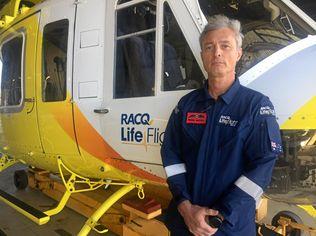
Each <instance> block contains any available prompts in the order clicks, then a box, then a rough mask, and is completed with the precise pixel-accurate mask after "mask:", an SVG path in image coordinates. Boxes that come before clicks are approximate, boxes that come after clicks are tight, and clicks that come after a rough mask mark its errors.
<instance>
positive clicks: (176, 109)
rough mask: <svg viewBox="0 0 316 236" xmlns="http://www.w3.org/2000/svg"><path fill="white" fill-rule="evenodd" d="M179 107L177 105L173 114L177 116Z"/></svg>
mask: <svg viewBox="0 0 316 236" xmlns="http://www.w3.org/2000/svg"><path fill="white" fill-rule="evenodd" d="M179 111H180V110H179V107H178V105H177V106H176V107H175V108H174V109H173V112H174V114H176V115H177V114H178V113H179Z"/></svg>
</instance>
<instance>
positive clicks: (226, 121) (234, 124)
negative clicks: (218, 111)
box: [216, 115, 248, 148]
mask: <svg viewBox="0 0 316 236" xmlns="http://www.w3.org/2000/svg"><path fill="white" fill-rule="evenodd" d="M247 126H248V125H247V120H240V119H239V118H238V117H237V116H231V115H228V116H225V115H221V116H220V117H219V119H218V122H217V127H216V128H217V133H218V145H219V147H220V148H224V147H227V146H229V145H231V144H235V143H236V142H237V141H238V140H239V139H240V138H242V136H243V134H244V133H245V131H246V129H245V128H246V127H247Z"/></svg>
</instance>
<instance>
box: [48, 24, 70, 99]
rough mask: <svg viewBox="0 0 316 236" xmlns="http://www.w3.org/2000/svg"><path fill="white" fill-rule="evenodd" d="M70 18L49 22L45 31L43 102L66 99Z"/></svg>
mask: <svg viewBox="0 0 316 236" xmlns="http://www.w3.org/2000/svg"><path fill="white" fill-rule="evenodd" d="M68 26H69V22H68V20H66V19H65V20H60V21H56V22H53V23H49V24H47V25H46V26H45V27H44V33H43V52H42V53H43V64H42V66H43V77H42V99H43V102H55V101H63V100H65V99H66V89H67V88H66V75H67V44H68Z"/></svg>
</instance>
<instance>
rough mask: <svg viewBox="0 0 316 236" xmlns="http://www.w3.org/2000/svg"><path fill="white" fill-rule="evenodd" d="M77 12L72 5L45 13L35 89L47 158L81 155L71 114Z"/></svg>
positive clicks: (56, 5) (51, 7) (57, 5)
mask: <svg viewBox="0 0 316 236" xmlns="http://www.w3.org/2000/svg"><path fill="white" fill-rule="evenodd" d="M75 11H76V5H75V4H74V3H73V1H58V2H56V3H55V2H54V4H50V5H47V6H46V7H44V8H43V9H42V15H41V22H40V32H41V34H40V35H39V37H38V49H39V50H38V55H37V56H38V57H37V76H38V78H37V86H36V87H37V97H38V121H39V129H40V134H41V139H42V143H43V148H44V151H45V153H47V154H63V155H75V154H78V148H77V143H76V139H75V133H74V126H73V111H72V106H73V105H72V52H73V41H74V21H75ZM52 12H53V14H52ZM65 143H67V145H65Z"/></svg>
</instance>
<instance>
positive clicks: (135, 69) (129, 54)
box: [114, 1, 156, 98]
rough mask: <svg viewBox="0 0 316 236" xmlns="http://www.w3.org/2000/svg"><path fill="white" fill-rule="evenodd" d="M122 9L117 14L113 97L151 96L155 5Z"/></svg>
mask: <svg viewBox="0 0 316 236" xmlns="http://www.w3.org/2000/svg"><path fill="white" fill-rule="evenodd" d="M126 2H129V1H120V3H126ZM125 5H126V4H125ZM121 6H122V5H118V6H117V11H116V23H117V28H116V73H115V79H114V98H130V97H144V96H154V94H155V41H156V39H155V38H156V5H155V3H154V2H153V1H144V2H141V3H138V4H132V2H131V4H128V5H127V6H126V7H121Z"/></svg>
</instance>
